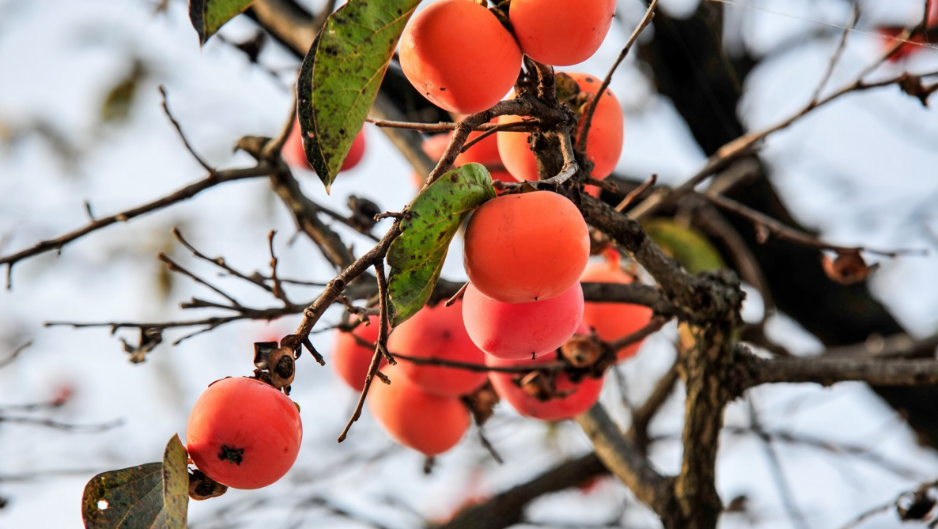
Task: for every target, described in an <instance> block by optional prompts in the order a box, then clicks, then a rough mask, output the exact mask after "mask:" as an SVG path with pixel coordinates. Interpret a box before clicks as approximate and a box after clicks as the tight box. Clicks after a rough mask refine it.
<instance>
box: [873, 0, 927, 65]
mask: <svg viewBox="0 0 938 529" xmlns="http://www.w3.org/2000/svg"><path fill="white" fill-rule="evenodd" d="M928 5H929V9H928V17H927V20H926V22H925V26H926V28H927V30H933V29H935V28H938V2H935V1H932V2H930V3H929V4H928ZM919 20H921V19H919ZM876 31H877V32H878V33H879V34H880V35H882V38H881V39H880V40H881V42H882V47H883V49H884V50H885V49H890V48H892V46H893V45H894V44H895V39H896V37H898V36H900V35H902V34H903V33H904V32H905V28H900V27H881V28H877V29H876ZM909 42H910V43H909V44H903V45H902V46H900V47H899V49H898V50H896V52H895V53H893V54H892V55H891V56H890V57H889V62H900V61H903V60H905V59H906V58H908V57H911V56H913V55H915V54H916V53H918V52H920V51H922V50H926V49H928V48H926V47H924V46H919V44H926V43H928V39H927V38H926V37H925V35H922V34H921V33H916V34H914V35H912V36H911V37H910V38H909Z"/></svg>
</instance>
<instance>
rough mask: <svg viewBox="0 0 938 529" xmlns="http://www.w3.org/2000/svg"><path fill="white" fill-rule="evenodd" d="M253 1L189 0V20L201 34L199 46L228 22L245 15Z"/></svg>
mask: <svg viewBox="0 0 938 529" xmlns="http://www.w3.org/2000/svg"><path fill="white" fill-rule="evenodd" d="M251 2H253V0H189V20H191V21H192V27H194V28H195V31H196V32H197V33H198V34H199V44H205V41H207V40H208V39H209V37H211V36H212V35H214V34H215V33H216V32H217V31H218V30H219V29H220V28H221V27H222V26H224V25H225V23H226V22H228V21H229V20H231V19H232V18H234V17H236V16H238V15H240V14H241V13H243V12H244V11H245V10H246V9H247V8H248V7H250V5H251Z"/></svg>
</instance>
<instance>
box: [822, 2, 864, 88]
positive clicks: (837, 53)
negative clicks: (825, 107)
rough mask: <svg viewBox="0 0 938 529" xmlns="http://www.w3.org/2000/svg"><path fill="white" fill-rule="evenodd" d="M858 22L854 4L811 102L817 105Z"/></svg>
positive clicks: (857, 10)
mask: <svg viewBox="0 0 938 529" xmlns="http://www.w3.org/2000/svg"><path fill="white" fill-rule="evenodd" d="M859 20H860V4H859V3H857V4H854V6H853V10H852V11H851V12H850V19H849V20H848V21H847V24H846V25H845V26H844V31H843V33H841V35H840V42H839V43H838V44H837V49H835V50H834V53H833V54H831V59H830V63H829V64H828V65H827V71H826V72H824V77H822V78H821V82H820V83H818V86H817V89H815V91H814V97H812V98H811V102H812V103H814V104H817V102H818V100H819V99H820V98H821V92H823V91H824V87H825V86H827V82H828V81H830V78H831V75H833V74H834V69H835V68H836V67H837V63H838V62H840V57H841V56H842V55H843V52H844V49H845V48H846V46H847V36H848V35H849V34H850V30H852V29H853V28H854V27H855V26H856V25H857V21H859Z"/></svg>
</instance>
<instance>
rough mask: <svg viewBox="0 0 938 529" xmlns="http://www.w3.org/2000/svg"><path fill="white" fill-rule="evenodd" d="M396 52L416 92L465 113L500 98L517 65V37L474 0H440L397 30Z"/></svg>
mask: <svg viewBox="0 0 938 529" xmlns="http://www.w3.org/2000/svg"><path fill="white" fill-rule="evenodd" d="M399 56H400V63H401V69H402V70H404V76H406V77H407V80H409V81H410V83H411V84H412V85H413V86H414V88H416V89H417V91H418V92H420V93H421V94H422V95H423V96H424V97H426V98H427V99H428V100H429V101H430V102H431V103H433V104H434V105H437V106H439V107H440V108H443V109H445V110H449V111H451V112H460V113H463V114H472V113H475V112H480V111H482V110H486V109H488V108H490V107H491V106H492V105H494V104H495V103H497V102H499V101H500V100H501V99H502V98H503V97H504V96H505V94H507V93H508V91H509V90H511V87H512V86H513V85H514V84H515V80H517V78H518V73H519V72H520V70H521V50H520V49H519V48H518V43H517V42H516V41H515V38H514V37H513V36H512V35H511V33H509V32H508V30H507V29H505V27H504V26H502V24H501V22H499V21H498V18H496V17H495V15H494V14H492V13H490V12H489V10H488V9H486V8H485V7H483V6H481V5H479V4H477V3H476V2H473V1H472V0H440V1H438V2H434V3H432V4H430V5H429V6H427V8H426V9H424V10H423V11H420V12H418V13H417V14H416V15H414V17H413V18H412V19H411V20H410V23H409V24H408V25H407V27H406V28H404V33H403V34H402V35H401V41H400V55H399Z"/></svg>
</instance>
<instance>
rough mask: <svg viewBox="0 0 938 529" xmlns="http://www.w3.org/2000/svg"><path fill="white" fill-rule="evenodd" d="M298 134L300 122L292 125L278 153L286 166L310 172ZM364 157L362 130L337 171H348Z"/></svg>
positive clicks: (363, 131) (310, 168)
mask: <svg viewBox="0 0 938 529" xmlns="http://www.w3.org/2000/svg"><path fill="white" fill-rule="evenodd" d="M300 134H301V132H300V122H299V121H297V122H296V123H294V124H293V130H292V131H291V132H290V135H289V136H288V137H287V141H286V142H284V144H283V150H282V151H280V154H281V156H283V161H285V162H287V165H289V166H290V167H294V168H297V169H306V170H309V171H312V170H313V167H312V166H311V165H310V164H309V161H308V160H307V159H306V151H304V150H303V138H302V136H300ZM364 155H365V130H364V129H362V130H360V131H358V135H357V136H355V140H354V141H353V142H352V146H351V148H350V149H349V152H348V155H346V156H345V160H344V161H343V162H342V167H340V168H339V170H340V171H348V170H349V169H352V168H353V167H355V166H356V165H358V162H360V161H362V157H363V156H364Z"/></svg>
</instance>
